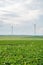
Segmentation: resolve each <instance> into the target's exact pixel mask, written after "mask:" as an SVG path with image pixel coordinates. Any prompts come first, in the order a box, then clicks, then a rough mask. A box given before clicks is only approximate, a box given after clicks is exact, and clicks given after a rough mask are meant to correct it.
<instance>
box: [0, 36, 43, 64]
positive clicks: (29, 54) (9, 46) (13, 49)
mask: <svg viewBox="0 0 43 65" xmlns="http://www.w3.org/2000/svg"><path fill="white" fill-rule="evenodd" d="M0 65H43V37H28V36H19V37H18V36H0Z"/></svg>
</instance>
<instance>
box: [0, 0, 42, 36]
mask: <svg viewBox="0 0 43 65" xmlns="http://www.w3.org/2000/svg"><path fill="white" fill-rule="evenodd" d="M34 24H36V29H37V30H36V34H39V35H41V34H42V35H43V0H0V34H11V25H13V27H14V31H13V34H17V35H33V34H34Z"/></svg>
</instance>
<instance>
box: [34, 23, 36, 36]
mask: <svg viewBox="0 0 43 65" xmlns="http://www.w3.org/2000/svg"><path fill="white" fill-rule="evenodd" d="M34 35H36V24H34Z"/></svg>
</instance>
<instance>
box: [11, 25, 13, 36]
mask: <svg viewBox="0 0 43 65" xmlns="http://www.w3.org/2000/svg"><path fill="white" fill-rule="evenodd" d="M11 35H13V25H11Z"/></svg>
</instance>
